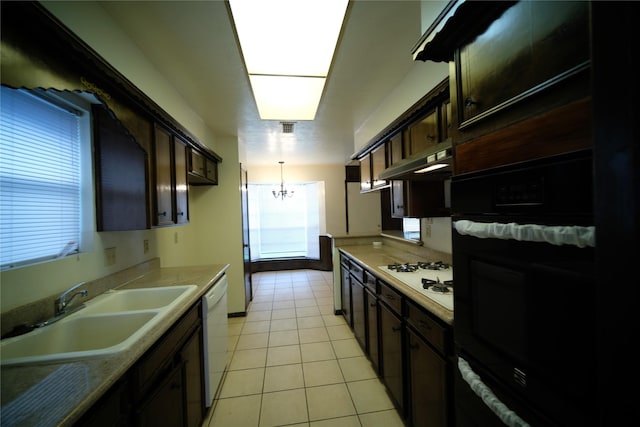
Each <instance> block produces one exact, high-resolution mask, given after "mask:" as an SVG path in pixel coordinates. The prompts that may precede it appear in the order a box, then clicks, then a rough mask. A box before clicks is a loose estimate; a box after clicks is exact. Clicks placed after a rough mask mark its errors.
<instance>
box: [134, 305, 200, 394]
mask: <svg viewBox="0 0 640 427" xmlns="http://www.w3.org/2000/svg"><path fill="white" fill-rule="evenodd" d="M200 307H201V303H200V302H198V303H196V304H194V306H193V307H192V308H191V309H190V310H189V311H188V312H187V313H186V314H185V315H184V316H182V318H181V319H180V320H178V321H177V322H176V324H175V326H174V327H173V328H172V329H170V330H169V331H168V332H167V333H166V334H165V335H163V336H162V337H161V338H160V339H159V340H158V342H156V344H155V345H154V346H153V347H151V348H150V349H149V350H148V351H147V353H146V354H145V355H144V356H143V357H142V358H141V359H140V361H139V362H138V363H137V365H136V366H135V368H134V369H133V378H134V390H135V393H136V395H137V396H141V395H143V394H144V393H145V392H146V390H147V389H148V388H149V387H150V386H152V385H153V384H154V382H155V379H156V376H160V375H161V374H162V373H163V372H165V371H166V370H167V369H169V368H170V367H171V366H172V362H173V358H174V356H175V351H176V350H177V348H178V347H179V346H180V345H181V344H182V343H183V342H184V341H185V340H186V339H187V338H189V336H190V335H191V331H192V330H194V329H195V328H197V327H198V326H199V325H200V324H201V323H202V321H201V319H200Z"/></svg>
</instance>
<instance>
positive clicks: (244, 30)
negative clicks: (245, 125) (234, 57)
mask: <svg viewBox="0 0 640 427" xmlns="http://www.w3.org/2000/svg"><path fill="white" fill-rule="evenodd" d="M348 4H349V1H348V0H229V6H230V8H231V14H232V15H233V21H234V24H235V28H236V33H237V35H238V40H239V42H240V47H241V49H242V55H243V57H244V61H245V65H246V67H247V72H248V73H249V79H250V82H251V87H252V89H253V95H254V97H255V98H256V104H257V105H258V112H259V114H260V118H261V119H263V120H313V119H314V118H315V114H316V111H317V108H318V104H319V102H320V97H321V96H322V91H323V89H324V83H325V81H326V77H327V75H328V73H329V68H330V66H331V60H332V59H333V54H334V51H335V48H336V44H337V43H338V37H339V35H340V29H341V28H342V22H343V20H344V16H345V12H346V10H347V5H348ZM285 77H287V78H285ZM305 81H306V83H305ZM272 82H273V83H272ZM272 84H273V85H274V86H272V87H271V85H272ZM290 96H295V99H293V98H289V97H290ZM304 98H306V99H304Z"/></svg>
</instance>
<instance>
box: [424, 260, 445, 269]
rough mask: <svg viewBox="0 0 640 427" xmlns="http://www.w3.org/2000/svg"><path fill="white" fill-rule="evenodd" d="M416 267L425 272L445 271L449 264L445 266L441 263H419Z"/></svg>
mask: <svg viewBox="0 0 640 427" xmlns="http://www.w3.org/2000/svg"><path fill="white" fill-rule="evenodd" d="M418 266H419V267H420V268H423V269H425V270H447V269H448V268H449V264H446V263H444V262H442V261H435V262H419V263H418Z"/></svg>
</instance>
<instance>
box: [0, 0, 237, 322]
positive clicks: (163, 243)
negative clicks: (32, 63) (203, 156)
mask: <svg viewBox="0 0 640 427" xmlns="http://www.w3.org/2000/svg"><path fill="white" fill-rule="evenodd" d="M44 5H45V6H46V7H47V8H48V9H49V10H50V11H52V13H53V14H54V15H55V16H56V17H57V18H58V19H60V20H61V21H62V22H63V23H64V24H65V25H67V26H68V27H69V28H70V29H71V30H72V31H74V32H75V33H76V34H77V35H78V36H79V37H80V38H82V39H83V40H84V41H85V42H86V43H87V44H88V45H89V46H90V47H92V48H93V49H94V50H95V51H96V52H98V54H100V55H101V56H102V57H103V58H104V59H105V60H106V61H107V62H109V63H110V64H111V65H112V66H114V67H115V68H116V69H117V70H118V71H120V72H121V73H122V74H123V75H124V76H125V77H127V79H129V80H130V81H131V82H132V83H133V84H134V85H136V86H137V87H138V88H139V89H140V90H142V91H143V92H145V93H146V94H147V96H149V97H150V98H151V99H153V100H154V101H155V102H156V103H157V104H158V105H160V106H161V107H162V108H163V109H164V110H165V111H167V112H168V113H169V114H170V115H171V116H173V117H174V118H175V119H176V120H177V121H178V122H179V123H181V124H182V125H183V126H184V127H185V128H187V129H189V131H190V132H192V133H193V134H194V135H195V136H196V137H197V138H198V139H199V140H200V141H201V142H203V143H204V144H206V145H207V146H209V147H210V148H211V149H212V150H214V151H215V152H216V153H218V154H219V155H220V156H221V157H222V158H223V162H222V163H221V164H220V169H219V173H220V174H219V180H220V185H218V186H214V187H202V188H195V187H190V192H189V208H190V210H191V214H190V224H189V225H186V226H180V227H169V228H162V229H153V230H142V231H132V232H110V233H95V243H94V249H93V251H92V252H90V253H84V254H80V255H78V256H73V257H67V258H65V259H63V260H59V261H53V262H48V263H43V264H39V265H35V266H31V267H25V268H20V269H15V270H10V271H5V272H2V273H1V274H0V283H1V285H0V289H1V297H2V298H1V299H0V302H1V309H2V311H3V312H5V311H7V310H10V309H12V308H15V307H18V306H21V305H24V304H27V303H29V302H33V301H36V300H39V299H41V298H44V297H47V296H50V295H55V294H58V293H60V292H62V291H63V290H65V289H67V288H68V287H69V286H70V285H73V284H74V283H76V282H79V281H89V280H94V279H97V278H100V277H104V276H106V275H109V274H112V273H115V272H117V271H120V270H123V269H125V268H128V267H130V266H133V265H136V264H139V263H140V262H143V261H145V260H149V259H151V258H154V257H160V259H161V264H162V265H163V266H178V265H195V264H206V263H223V264H224V263H228V264H231V268H230V269H229V270H228V277H229V297H228V307H229V311H230V312H238V311H244V284H243V277H242V240H241V235H242V228H241V216H240V192H239V185H240V184H239V183H240V172H239V164H238V148H237V141H236V140H235V139H232V138H227V139H220V140H216V137H215V135H214V133H213V132H212V131H211V129H209V128H208V127H207V126H206V125H205V123H204V121H203V120H202V118H201V117H199V116H198V115H197V114H195V112H194V111H193V110H192V109H191V108H190V107H189V106H188V104H187V103H186V102H185V100H184V99H183V98H182V97H181V96H180V94H179V93H178V92H176V91H175V89H174V88H173V86H172V85H171V83H170V82H169V81H167V80H166V79H165V78H164V77H163V76H162V75H161V74H160V73H159V72H158V71H157V70H156V69H155V68H154V67H153V66H152V64H151V63H150V62H149V61H147V60H146V58H145V57H144V54H143V53H142V52H141V51H139V50H138V49H137V48H136V47H135V45H133V44H132V43H131V42H130V41H129V39H128V38H127V37H126V36H125V35H124V33H122V32H121V31H120V29H119V28H118V27H117V26H115V25H114V24H113V22H112V21H111V19H110V18H109V16H108V15H107V14H105V13H104V12H103V10H102V8H101V7H100V6H99V3H93V2H69V3H67V2H64V3H58V2H45V3H44ZM176 236H177V243H176V240H175V239H176ZM144 239H148V240H149V246H150V250H149V252H148V253H147V254H144V251H143V240H144ZM110 247H115V248H116V264H115V265H112V266H108V267H107V266H105V265H104V264H105V262H104V248H110Z"/></svg>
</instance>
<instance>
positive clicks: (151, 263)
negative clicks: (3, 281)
mask: <svg viewBox="0 0 640 427" xmlns="http://www.w3.org/2000/svg"><path fill="white" fill-rule="evenodd" d="M159 268H160V258H152V259H150V260H148V261H145V262H142V263H140V264H137V265H134V266H133V267H130V268H126V269H124V270H121V271H118V272H117V273H114V274H110V275H109V276H105V277H102V278H99V279H96V280H92V281H89V282H86V283H85V286H84V287H83V289H86V290H87V291H88V292H89V295H88V296H87V298H86V299H85V300H84V301H87V300H89V299H91V298H94V297H96V296H98V295H100V294H102V293H104V292H106V291H108V290H109V289H114V288H117V287H119V286H122V285H124V284H126V283H128V282H130V281H132V280H135V279H137V278H139V277H140V276H143V275H144V274H146V273H148V272H149V271H152V270H156V269H159ZM70 287H71V286H70ZM58 296H60V293H57V294H55V295H50V296H48V297H46V298H42V299H40V300H38V301H34V302H33V303H29V304H26V305H24V306H21V307H17V308H15V309H13V310H9V311H7V312H6V313H2V315H1V318H0V333H1V334H2V336H4V335H5V334H7V333H8V332H10V331H12V330H13V329H14V328H15V327H16V326H20V325H33V324H36V323H38V322H42V321H45V320H47V319H50V318H51V317H52V316H53V314H54V302H55V300H56V298H58Z"/></svg>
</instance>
